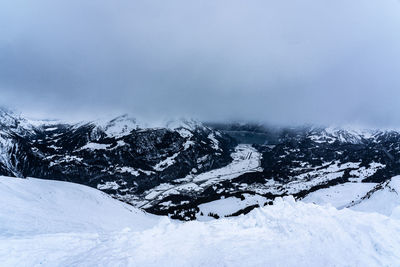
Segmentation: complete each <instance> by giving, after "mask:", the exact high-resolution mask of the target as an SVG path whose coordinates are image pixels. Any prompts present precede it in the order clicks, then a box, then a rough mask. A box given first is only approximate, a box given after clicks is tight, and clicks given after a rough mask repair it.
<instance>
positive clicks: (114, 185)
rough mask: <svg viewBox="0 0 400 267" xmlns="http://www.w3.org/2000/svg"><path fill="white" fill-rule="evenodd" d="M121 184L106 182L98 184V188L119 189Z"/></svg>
mask: <svg viewBox="0 0 400 267" xmlns="http://www.w3.org/2000/svg"><path fill="white" fill-rule="evenodd" d="M119 187H120V186H119V184H117V182H105V183H104V184H98V185H97V189H99V190H104V189H114V190H116V189H118V188H119Z"/></svg>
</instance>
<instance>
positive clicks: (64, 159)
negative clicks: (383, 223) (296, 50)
mask: <svg viewBox="0 0 400 267" xmlns="http://www.w3.org/2000/svg"><path fill="white" fill-rule="evenodd" d="M0 115H1V117H0V122H1V123H0V174H2V175H7V176H16V177H29V176H30V177H40V178H43V179H51V180H62V181H70V182H74V183H79V184H84V185H88V186H91V187H94V188H97V189H100V190H102V191H103V192H106V193H108V194H110V195H111V196H113V197H115V198H117V199H119V200H122V201H124V202H126V203H129V204H132V205H134V206H136V207H138V208H141V209H144V210H146V211H148V212H150V213H153V214H158V215H169V216H170V217H172V218H176V219H181V220H195V219H197V220H210V219H213V218H221V217H229V216H236V215H240V214H246V213H248V212H249V211H251V210H252V209H254V208H256V207H262V206H265V205H268V204H271V203H272V201H273V200H274V199H275V198H276V197H283V196H287V195H293V196H294V197H295V198H297V199H302V198H304V197H307V196H308V195H310V194H311V193H313V192H316V191H319V192H323V191H321V190H324V189H327V188H335V186H337V185H343V188H344V190H347V188H350V187H352V188H355V186H356V185H355V184H359V185H360V186H359V187H357V189H356V191H357V190H364V189H367V188H369V187H368V185H374V186H375V185H377V184H381V183H385V182H387V181H389V180H390V179H391V178H392V177H395V176H397V175H400V145H399V144H400V133H399V132H398V131H394V130H392V131H389V130H359V129H356V128H338V127H328V128H323V127H297V128H273V127H266V126H262V125H248V124H225V125H224V124H212V125H210V124H206V125H204V124H202V123H199V122H196V121H193V120H173V121H167V122H164V123H158V124H157V125H154V124H153V125H148V124H146V123H144V122H141V121H138V120H136V119H134V118H132V117H130V116H127V115H124V116H120V117H117V118H113V119H110V120H98V121H93V122H81V123H75V124H71V123H62V122H54V121H53V122H52V121H46V122H37V121H31V120H27V119H24V118H22V117H21V116H18V115H15V114H13V113H11V112H9V111H6V110H2V111H1V113H0ZM357 186H358V185H357ZM337 188H342V187H337ZM221 207H223V208H221Z"/></svg>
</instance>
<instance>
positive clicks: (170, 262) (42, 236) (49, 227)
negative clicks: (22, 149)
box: [0, 178, 400, 266]
mask: <svg viewBox="0 0 400 267" xmlns="http://www.w3.org/2000/svg"><path fill="white" fill-rule="evenodd" d="M11 179H13V178H1V179H0V182H1V183H0V203H1V206H0V225H1V234H0V261H1V262H2V266H35V265H42V266H382V265H384V266H395V265H397V264H398V263H399V262H400V234H399V233H400V220H398V219H395V217H387V216H384V215H381V214H376V213H364V212H357V211H353V210H349V209H342V210H337V209H335V208H334V207H332V206H317V205H315V204H310V203H303V202H295V201H294V199H293V198H285V199H278V200H276V201H275V204H274V205H273V206H266V207H263V208H259V209H256V210H254V211H252V212H251V213H249V214H248V215H245V216H240V217H236V218H230V219H221V220H215V221H210V222H198V221H195V222H189V223H181V222H176V221H171V220H169V219H168V218H164V219H162V220H161V221H158V223H156V224H154V223H155V221H154V220H153V219H152V218H151V217H150V216H148V215H145V214H141V213H138V212H137V211H135V210H128V207H127V206H126V205H123V204H122V203H119V202H115V201H114V200H112V199H109V198H108V197H107V196H106V195H104V194H101V193H99V192H98V191H97V190H94V189H89V188H87V187H83V186H80V185H73V184H69V183H62V182H51V181H39V180H36V179H29V180H22V179H13V181H11ZM24 183H25V185H24ZM75 209H78V210H80V212H76V211H74V210H75ZM398 217H400V216H398ZM398 217H396V218H398ZM61 219H62V220H63V221H62V222H61V221H58V220H61ZM129 221H131V222H130V223H131V225H130V226H127V225H128V224H129ZM35 222H38V223H39V224H38V225H36V224H35ZM12 223H13V224H12ZM54 225H55V226H54ZM138 230H142V231H138Z"/></svg>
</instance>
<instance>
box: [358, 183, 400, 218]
mask: <svg viewBox="0 0 400 267" xmlns="http://www.w3.org/2000/svg"><path fill="white" fill-rule="evenodd" d="M399 206H400V176H395V177H393V178H391V179H390V180H389V181H387V182H385V183H383V184H379V185H377V186H376V188H374V189H373V190H372V191H371V194H368V197H367V198H365V199H362V200H361V201H358V202H356V203H355V204H353V205H351V209H354V210H358V211H366V212H377V213H381V214H383V215H387V216H390V215H392V213H393V212H394V211H395V209H396V208H398V207H399Z"/></svg>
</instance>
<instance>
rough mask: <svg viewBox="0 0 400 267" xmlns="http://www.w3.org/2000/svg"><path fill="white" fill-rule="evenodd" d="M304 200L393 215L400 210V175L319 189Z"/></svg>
mask: <svg viewBox="0 0 400 267" xmlns="http://www.w3.org/2000/svg"><path fill="white" fill-rule="evenodd" d="M302 201H303V202H307V203H315V204H318V205H324V204H331V205H333V206H334V207H336V208H338V209H342V208H350V209H352V210H357V211H364V212H376V213H380V214H383V215H386V216H391V215H392V214H394V213H397V212H398V211H400V208H399V207H400V176H395V177H393V178H391V179H390V180H388V181H386V182H383V183H380V184H376V183H345V184H339V185H336V186H332V187H329V188H325V189H321V190H317V191H315V192H313V193H311V194H309V195H307V196H306V197H305V198H304V199H302Z"/></svg>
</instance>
